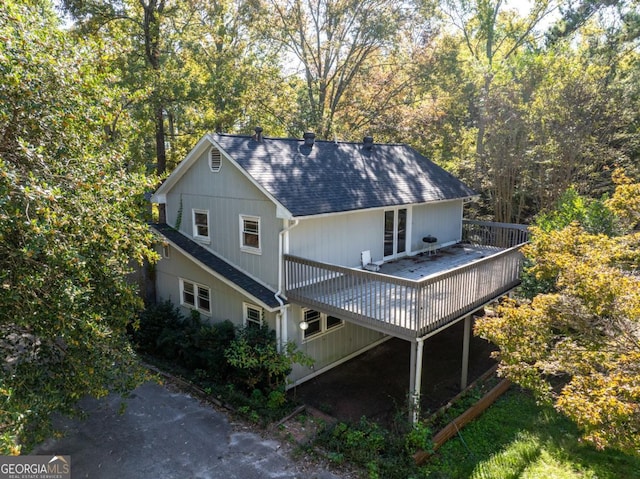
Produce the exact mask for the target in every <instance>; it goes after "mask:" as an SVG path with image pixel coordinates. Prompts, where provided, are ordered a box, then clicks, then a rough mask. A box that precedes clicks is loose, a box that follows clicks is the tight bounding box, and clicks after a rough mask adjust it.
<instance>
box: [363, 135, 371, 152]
mask: <svg viewBox="0 0 640 479" xmlns="http://www.w3.org/2000/svg"><path fill="white" fill-rule="evenodd" d="M362 143H363V145H364V149H365V150H369V151H371V150H372V149H373V137H372V136H365V137H364V139H363V140H362Z"/></svg>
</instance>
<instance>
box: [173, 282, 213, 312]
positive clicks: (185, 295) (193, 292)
mask: <svg viewBox="0 0 640 479" xmlns="http://www.w3.org/2000/svg"><path fill="white" fill-rule="evenodd" d="M180 304H181V305H183V306H186V307H188V308H192V309H197V310H198V311H200V312H202V313H204V314H211V289H209V288H208V287H207V286H204V285H202V284H198V283H194V282H193V281H188V280H186V279H182V278H180Z"/></svg>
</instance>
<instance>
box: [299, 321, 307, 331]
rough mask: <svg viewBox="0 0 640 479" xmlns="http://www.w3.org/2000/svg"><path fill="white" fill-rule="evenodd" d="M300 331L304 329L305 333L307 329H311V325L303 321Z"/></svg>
mask: <svg viewBox="0 0 640 479" xmlns="http://www.w3.org/2000/svg"><path fill="white" fill-rule="evenodd" d="M299 326H300V329H302V330H303V331H306V330H307V329H309V323H307V322H306V321H302V322H301V323H300V324H299Z"/></svg>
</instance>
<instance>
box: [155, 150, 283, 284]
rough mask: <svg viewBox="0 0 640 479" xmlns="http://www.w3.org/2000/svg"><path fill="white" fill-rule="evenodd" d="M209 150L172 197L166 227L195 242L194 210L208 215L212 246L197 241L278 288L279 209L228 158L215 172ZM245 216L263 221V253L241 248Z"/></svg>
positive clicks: (168, 203) (185, 175) (169, 194)
mask: <svg viewBox="0 0 640 479" xmlns="http://www.w3.org/2000/svg"><path fill="white" fill-rule="evenodd" d="M208 154H209V150H208V149H207V150H206V151H205V152H204V153H203V154H202V155H201V156H200V157H199V158H198V159H197V161H196V162H195V163H194V164H193V165H192V166H191V167H190V168H189V170H188V171H187V172H186V173H185V174H184V175H183V176H182V177H181V178H180V180H179V182H178V183H177V184H176V185H175V186H174V187H173V188H172V189H171V191H170V192H169V193H168V194H167V224H168V225H170V226H172V227H176V226H178V227H179V228H178V229H179V230H180V231H181V232H182V233H184V234H185V235H186V236H188V237H191V238H193V237H194V235H193V233H194V232H193V210H194V209H195V210H200V211H208V212H209V236H210V241H209V242H206V241H199V240H197V239H196V241H197V242H198V243H199V244H201V245H202V246H203V247H205V248H208V249H209V250H211V251H212V252H214V253H216V254H218V255H219V256H221V257H223V258H225V259H226V260H227V261H229V262H230V263H231V264H234V265H236V266H237V267H239V268H240V269H241V270H243V271H245V272H247V273H248V274H249V275H251V276H253V277H255V278H257V279H259V280H260V281H262V282H263V283H265V284H267V285H270V286H271V287H273V288H277V284H278V255H277V251H278V233H279V231H280V230H281V228H282V220H279V219H276V206H275V205H274V203H273V202H272V201H271V200H269V198H267V197H266V196H265V195H264V194H263V193H262V192H261V191H260V190H258V188H256V186H255V185H253V184H252V183H251V182H250V181H249V180H248V179H247V178H246V177H245V176H244V175H243V174H242V173H241V172H240V171H238V169H237V168H236V167H235V166H233V165H232V164H231V163H229V162H228V160H226V159H225V158H224V157H223V158H222V161H221V167H220V170H219V171H218V172H213V171H211V168H210V167H209V162H208ZM241 215H245V216H250V217H257V218H259V219H260V242H261V245H260V247H261V248H260V249H261V253H260V254H256V253H255V252H247V251H244V250H242V249H241V247H240V234H241V233H240V218H241Z"/></svg>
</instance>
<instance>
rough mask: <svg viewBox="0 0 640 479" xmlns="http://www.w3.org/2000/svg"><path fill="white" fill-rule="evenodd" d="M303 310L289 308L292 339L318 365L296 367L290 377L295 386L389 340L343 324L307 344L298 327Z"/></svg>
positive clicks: (374, 333) (368, 330) (347, 323)
mask: <svg viewBox="0 0 640 479" xmlns="http://www.w3.org/2000/svg"><path fill="white" fill-rule="evenodd" d="M303 311H304V309H303V308H301V307H300V306H298V305H291V307H290V309H289V321H288V331H289V340H290V341H294V342H295V343H296V344H297V345H298V349H299V350H300V351H302V352H304V353H306V354H308V355H309V356H311V357H312V358H314V360H315V362H314V364H313V366H312V367H310V368H308V367H303V366H300V365H294V367H293V370H292V372H291V374H290V375H289V380H290V381H291V382H292V384H299V383H301V382H304V381H305V380H306V379H309V378H311V377H313V376H315V375H316V374H317V372H318V371H321V370H323V369H326V368H329V367H330V366H332V365H336V364H339V363H341V362H342V361H344V360H345V358H349V357H351V356H355V355H356V353H359V352H364V351H366V350H367V349H369V348H370V347H371V346H372V345H375V344H378V343H379V342H381V341H384V340H385V339H388V336H386V335H384V334H382V333H379V332H377V331H374V330H371V329H367V328H363V327H362V326H358V325H356V324H353V323H349V322H347V321H344V324H343V325H342V326H339V327H337V328H334V329H332V330H329V331H327V332H325V333H323V334H319V335H316V336H314V337H312V338H310V339H308V340H306V341H305V340H304V333H303V331H302V330H301V329H300V327H299V324H300V322H301V321H302V318H303Z"/></svg>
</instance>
